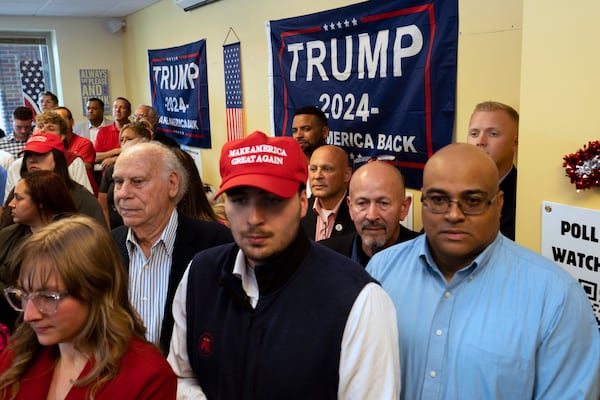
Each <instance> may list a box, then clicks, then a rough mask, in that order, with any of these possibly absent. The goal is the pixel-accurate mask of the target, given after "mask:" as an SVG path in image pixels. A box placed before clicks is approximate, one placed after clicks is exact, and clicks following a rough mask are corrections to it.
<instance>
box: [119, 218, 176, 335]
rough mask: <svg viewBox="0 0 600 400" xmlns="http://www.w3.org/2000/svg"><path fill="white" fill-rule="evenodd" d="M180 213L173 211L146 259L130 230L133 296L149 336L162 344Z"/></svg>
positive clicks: (131, 287)
mask: <svg viewBox="0 0 600 400" xmlns="http://www.w3.org/2000/svg"><path fill="white" fill-rule="evenodd" d="M177 222H178V214H177V211H176V210H173V213H172V214H171V218H170V219H169V222H168V223H167V226H166V227H165V229H164V230H163V232H162V234H161V235H160V237H159V238H158V239H157V240H156V242H155V243H154V244H153V245H152V247H151V249H150V257H149V258H148V259H146V256H145V255H144V252H143V250H142V248H141V247H140V245H139V243H138V241H137V238H136V237H135V234H134V233H133V230H132V229H131V228H129V231H128V232H127V240H126V244H127V253H128V254H129V299H130V300H131V304H132V305H133V307H134V308H135V309H136V311H137V312H138V314H140V317H141V318H142V321H143V322H144V325H145V326H146V329H147V331H146V339H148V341H149V342H152V343H154V344H155V345H157V346H158V345H159V343H160V330H161V327H162V321H163V318H164V311H165V303H166V301H167V291H168V287H169V275H170V273H171V264H172V261H173V247H174V246H175V237H176V233H177Z"/></svg>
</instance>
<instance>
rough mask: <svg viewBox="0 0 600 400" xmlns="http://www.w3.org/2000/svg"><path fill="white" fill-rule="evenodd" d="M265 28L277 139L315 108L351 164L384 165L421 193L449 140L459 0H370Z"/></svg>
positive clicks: (330, 138)
mask: <svg viewBox="0 0 600 400" xmlns="http://www.w3.org/2000/svg"><path fill="white" fill-rule="evenodd" d="M268 31H269V32H268V37H269V40H270V49H271V54H270V57H271V59H270V61H271V71H270V73H271V77H270V78H271V82H272V87H271V89H272V98H271V101H272V104H271V106H272V116H273V121H272V124H273V126H272V129H273V132H275V135H278V136H290V135H291V126H292V119H293V113H294V110H295V109H297V108H300V107H303V106H306V105H315V106H317V107H319V108H321V109H322V110H323V111H324V112H325V114H326V115H327V117H328V120H329V127H330V129H331V132H330V134H329V138H328V140H327V141H328V143H330V144H335V145H338V146H341V147H343V148H344V149H345V150H346V151H348V153H349V155H350V158H351V160H352V162H353V164H354V167H358V166H360V165H361V164H362V163H365V162H367V161H369V160H371V159H380V160H386V161H387V162H390V163H392V164H394V165H396V166H398V167H400V168H401V169H402V171H403V172H404V174H405V176H406V183H407V186H408V187H412V188H416V189H420V188H421V185H422V172H423V171H422V170H423V166H424V164H425V162H426V161H427V160H428V158H429V157H430V156H431V155H432V154H433V153H434V152H435V151H436V150H438V149H439V148H441V147H443V146H444V145H446V144H448V143H450V142H451V141H452V131H453V126H454V114H455V103H456V57H457V46H458V3H457V0H429V1H427V0H421V1H416V0H392V1H377V2H376V1H370V2H364V3H359V4H356V5H351V6H347V7H342V8H338V9H334V10H330V11H325V12H320V13H316V14H310V15H306V16H301V17H294V18H287V19H282V20H278V21H269V23H268Z"/></svg>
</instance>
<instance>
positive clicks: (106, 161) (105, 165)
mask: <svg viewBox="0 0 600 400" xmlns="http://www.w3.org/2000/svg"><path fill="white" fill-rule="evenodd" d="M115 161H117V156H112V157H108V158H105V159H104V160H103V161H102V164H101V165H102V169H105V168H108V167H110V166H111V165H113V164H114V163H115Z"/></svg>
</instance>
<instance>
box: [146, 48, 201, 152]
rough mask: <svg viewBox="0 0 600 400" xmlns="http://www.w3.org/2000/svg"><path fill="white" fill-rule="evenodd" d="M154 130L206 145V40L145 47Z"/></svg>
mask: <svg viewBox="0 0 600 400" xmlns="http://www.w3.org/2000/svg"><path fill="white" fill-rule="evenodd" d="M148 61H149V66H150V90H151V93H152V107H154V109H156V110H157V111H158V115H159V120H158V126H157V128H156V131H157V133H158V134H162V135H165V136H169V137H171V138H173V139H175V140H176V141H177V142H178V143H179V144H185V145H188V146H194V147H202V148H210V147H211V141H210V120H209V113H208V77H207V72H206V40H204V39H203V40H200V41H198V42H195V43H190V44H186V45H183V46H179V47H171V48H168V49H157V50H148Z"/></svg>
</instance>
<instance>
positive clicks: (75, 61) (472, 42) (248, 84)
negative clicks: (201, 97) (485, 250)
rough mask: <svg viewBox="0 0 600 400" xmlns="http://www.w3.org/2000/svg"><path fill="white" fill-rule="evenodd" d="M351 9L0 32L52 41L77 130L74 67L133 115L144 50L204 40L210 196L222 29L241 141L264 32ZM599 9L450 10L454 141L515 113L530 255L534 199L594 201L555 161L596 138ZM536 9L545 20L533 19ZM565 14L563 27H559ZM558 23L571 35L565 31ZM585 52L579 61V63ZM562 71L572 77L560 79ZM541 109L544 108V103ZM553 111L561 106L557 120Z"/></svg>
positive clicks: (77, 21) (234, 4)
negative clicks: (97, 75) (478, 113)
mask: <svg viewBox="0 0 600 400" xmlns="http://www.w3.org/2000/svg"><path fill="white" fill-rule="evenodd" d="M356 2H357V1H348V0H305V1H302V2H284V1H281V0H253V1H251V2H248V1H242V0H220V1H217V2H215V3H212V4H208V5H205V6H203V7H200V8H198V9H196V10H192V11H190V12H184V11H183V10H181V9H180V8H179V7H177V6H176V5H175V4H174V1H173V0H161V1H159V2H158V3H156V4H154V5H152V6H150V7H148V8H146V9H144V10H141V11H140V12H137V13H135V14H133V15H131V16H129V17H127V19H126V20H127V27H126V28H125V29H124V31H123V33H117V34H111V33H108V32H107V30H106V28H105V27H104V21H102V20H97V19H81V18H71V19H65V18H36V17H27V18H16V17H2V16H0V27H1V28H0V29H23V27H31V28H34V29H52V30H54V31H55V33H56V39H57V50H58V58H59V66H60V71H59V72H60V82H59V84H60V85H61V90H59V91H58V92H59V97H61V98H62V100H63V102H64V104H65V105H67V106H69V107H71V108H72V109H73V111H74V113H75V117H76V119H79V120H80V119H81V118H83V116H82V115H81V114H80V110H79V107H80V102H81V98H80V88H79V76H78V71H79V69H80V68H107V69H108V70H109V73H110V90H111V97H113V98H114V97H115V96H118V95H124V96H125V97H127V98H129V99H130V100H131V101H132V103H134V105H136V104H138V103H147V102H149V101H150V93H149V83H148V82H149V80H148V64H147V50H148V49H151V48H164V47H171V46H178V45H182V44H185V43H188V42H192V41H196V40H199V39H206V40H207V62H208V78H209V98H210V117H211V128H212V142H213V149H211V150H202V152H201V153H202V171H203V179H204V180H205V181H207V182H210V183H213V184H215V185H218V183H219V175H218V158H219V149H220V148H221V146H222V145H223V143H224V142H225V134H224V132H225V116H224V109H225V100H224V90H223V85H224V84H223V62H222V44H223V41H224V40H225V36H226V35H227V32H228V30H229V27H232V28H233V29H234V30H235V32H236V33H237V35H238V36H239V38H240V40H241V43H242V74H243V92H244V103H245V106H244V107H245V122H246V133H250V132H252V131H254V130H257V129H260V130H264V131H266V132H269V130H270V120H269V95H268V80H267V71H268V65H267V63H268V48H267V39H266V33H265V22H266V21H267V20H273V19H280V18H286V17H292V16H297V15H303V14H308V13H312V12H318V11H323V10H326V9H331V8H336V7H341V6H345V5H349V4H353V3H356ZM599 8H600V4H598V5H596V4H595V3H594V0H587V1H581V2H576V5H575V4H573V3H572V2H571V3H569V4H567V2H566V1H562V2H561V3H560V4H559V5H558V6H555V5H554V3H553V5H552V9H549V7H548V5H547V4H545V3H543V2H541V1H539V0H537V1H535V0H533V1H531V0H527V1H526V4H525V5H524V0H461V1H460V2H459V21H460V22H459V24H460V25H459V31H460V34H459V49H458V87H457V117H456V129H455V131H456V132H457V133H455V139H456V140H457V141H464V140H465V139H466V137H465V135H466V131H467V126H468V120H469V116H470V114H471V110H472V108H473V106H474V105H475V104H476V103H478V102H480V101H483V100H489V99H493V100H499V101H503V102H506V103H509V104H511V105H513V106H515V107H516V108H517V109H520V111H521V114H522V125H521V143H520V146H519V157H518V160H517V161H518V165H519V188H518V190H519V197H518V202H519V204H518V205H519V210H518V214H517V218H518V222H517V240H518V241H520V242H522V243H524V244H526V245H528V246H529V247H531V248H533V249H535V250H538V249H539V241H540V232H539V230H540V210H539V206H540V202H541V200H542V199H545V200H552V201H556V202H562V203H567V204H575V205H581V206H584V207H585V206H587V207H591V206H592V205H593V202H594V200H596V196H597V192H595V191H594V192H586V193H583V194H579V195H577V194H575V192H574V190H573V189H572V186H571V185H570V184H569V183H568V181H567V180H566V178H563V176H562V175H564V172H563V169H562V167H561V158H562V155H564V154H565V153H567V152H572V151H575V150H576V149H577V148H579V147H580V146H581V145H582V144H583V143H585V142H587V140H588V139H591V138H593V132H594V130H595V128H594V127H593V121H589V119H592V120H593V119H594V118H595V117H594V116H595V115H596V114H597V113H595V109H594V107H595V104H594V101H593V100H594V99H593V98H592V97H591V96H592V95H593V94H595V93H594V92H597V91H594V89H595V88H596V87H597V86H598V85H597V84H594V80H597V79H598V78H597V77H596V76H597V75H596V74H594V73H593V70H594V69H595V67H596V66H597V64H598V61H597V60H596V59H594V56H593V51H589V50H590V49H593V48H594V43H591V40H592V39H591V38H593V37H598V32H597V30H598V29H600V28H594V27H595V26H597V24H595V23H594V21H593V16H594V15H598V13H597V12H596V13H594V12H593V11H592V10H595V11H600V10H598V9H599ZM540 9H542V10H544V13H540V12H539V10H540ZM569 15H573V17H572V18H567V20H565V17H568V16H569ZM580 21H581V22H583V21H587V22H589V23H587V24H583V23H580ZM527 23H529V25H527ZM555 24H562V25H560V26H558V25H555ZM565 24H567V27H568V28H569V29H565ZM557 27H559V29H557ZM525 28H527V29H525ZM565 32H573V34H572V35H566V34H565ZM594 33H595V34H596V35H594ZM582 35H583V37H582ZM522 40H523V45H522ZM582 40H583V42H582ZM587 40H589V41H590V43H587V42H586V41H587ZM580 43H581V44H580ZM522 48H523V52H522ZM588 51H589V53H590V54H589V55H588V54H580V53H587V52H588ZM522 53H523V54H522ZM572 65H573V66H572ZM574 65H577V67H578V69H577V70H575V68H574ZM582 69H583V70H582ZM569 70H570V71H572V73H571V74H566V73H565V71H569ZM585 72H588V73H587V74H586V73H585ZM568 75H571V76H568ZM525 76H526V79H525ZM584 79H585V81H584ZM580 90H583V91H584V93H589V94H588V95H587V97H586V96H583V97H581V96H580V95H581V93H580ZM559 93H560V95H561V99H562V98H564V96H565V95H571V96H572V98H571V99H568V101H561V102H559V101H556V100H555V99H553V98H552V97H551V96H552V95H553V94H559ZM550 99H552V101H553V104H551V105H548V104H545V102H549V101H551V100H550ZM582 100H583V101H582ZM555 104H559V106H558V107H560V112H557V108H558V107H557V106H556V105H555ZM587 108H589V110H587ZM546 110H548V111H549V112H548V111H546ZM582 111H583V112H582ZM538 114H539V115H538ZM580 121H581V122H580ZM546 125H547V126H546ZM577 125H578V126H579V127H580V128H577V127H576V126H577ZM269 133H270V132H269ZM549 138H550V140H549ZM542 149H543V150H544V151H543V152H542V151H540V150H542ZM541 176H545V177H548V178H546V180H547V181H549V182H544V181H543V180H542V179H540V177H541ZM413 192H414V194H415V214H414V224H415V229H417V230H418V229H420V228H421V226H422V224H421V217H420V204H419V197H420V194H419V192H418V191H413Z"/></svg>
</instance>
